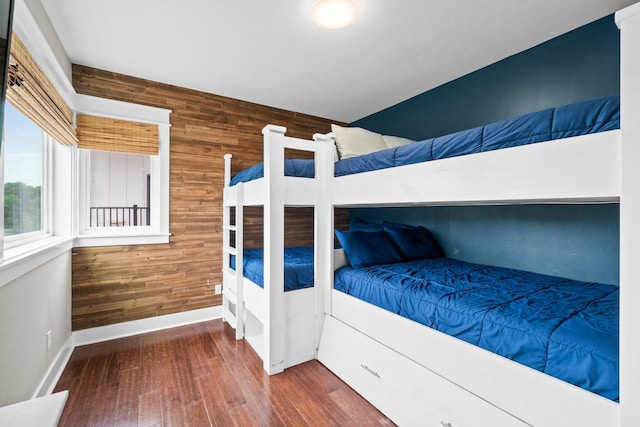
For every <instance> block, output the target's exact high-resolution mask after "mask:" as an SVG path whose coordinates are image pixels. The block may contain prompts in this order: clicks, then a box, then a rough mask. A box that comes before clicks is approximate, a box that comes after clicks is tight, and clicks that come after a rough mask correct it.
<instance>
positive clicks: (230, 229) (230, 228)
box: [222, 225, 238, 231]
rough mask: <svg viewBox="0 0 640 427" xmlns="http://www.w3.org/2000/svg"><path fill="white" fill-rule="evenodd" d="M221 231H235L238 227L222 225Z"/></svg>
mask: <svg viewBox="0 0 640 427" xmlns="http://www.w3.org/2000/svg"><path fill="white" fill-rule="evenodd" d="M222 229H223V230H229V231H236V230H237V229H238V227H237V226H235V225H223V226H222Z"/></svg>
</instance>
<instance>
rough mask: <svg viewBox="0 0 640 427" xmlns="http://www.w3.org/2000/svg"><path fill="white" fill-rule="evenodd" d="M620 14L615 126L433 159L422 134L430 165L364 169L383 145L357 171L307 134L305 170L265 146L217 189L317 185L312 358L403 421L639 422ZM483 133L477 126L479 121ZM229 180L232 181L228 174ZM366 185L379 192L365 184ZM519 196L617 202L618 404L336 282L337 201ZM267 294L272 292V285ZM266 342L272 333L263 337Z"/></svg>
mask: <svg viewBox="0 0 640 427" xmlns="http://www.w3.org/2000/svg"><path fill="white" fill-rule="evenodd" d="M616 23H617V24H618V26H619V28H620V29H621V97H620V128H619V129H614V128H603V129H598V132H596V133H588V134H584V135H583V134H582V133H580V132H579V133H578V134H575V135H567V134H563V133H558V134H557V135H556V136H555V137H554V135H553V131H552V132H551V136H550V137H549V138H540V139H539V140H536V141H531V142H535V143H527V144H525V145H518V146H507V147H499V145H500V144H497V145H498V147H496V148H504V149H496V150H491V151H483V150H482V147H480V148H479V149H472V151H475V153H474V154H471V155H458V154H460V153H453V154H451V155H444V156H440V157H438V156H435V157H434V156H433V148H434V144H435V141H431V146H430V150H431V157H432V159H427V160H432V161H427V162H421V163H412V162H408V163H406V164H400V162H398V161H397V156H396V157H393V156H394V155H396V154H397V153H398V151H400V152H402V151H403V150H395V151H394V152H395V154H393V155H392V157H391V160H388V158H387V160H386V162H387V165H386V166H383V167H378V166H371V165H372V163H371V162H370V160H371V158H372V157H378V156H381V155H382V154H375V153H372V154H371V155H365V156H363V158H361V159H357V160H352V161H351V162H349V163H358V162H362V163H363V164H364V166H363V169H361V170H357V171H356V172H352V171H351V168H350V166H349V167H348V168H346V169H341V168H343V167H344V166H340V165H338V164H337V163H335V162H334V156H335V154H334V153H335V140H334V137H333V135H331V134H328V135H326V136H319V135H315V136H314V141H315V143H316V146H315V147H314V150H315V161H314V163H313V167H312V169H311V170H313V173H310V172H309V170H310V169H309V164H297V165H295V166H291V165H290V166H288V167H286V168H285V162H284V160H282V157H283V156H282V154H283V153H282V151H276V152H275V153H271V152H270V151H271V148H269V147H267V145H265V163H264V165H261V166H257V167H256V169H255V170H254V171H253V172H251V174H253V175H254V176H253V177H249V178H246V179H247V181H246V182H242V183H240V184H238V185H236V187H239V188H238V189H237V190H230V189H228V188H225V192H227V191H229V192H235V191H239V192H240V194H241V193H242V190H240V189H242V188H243V187H246V188H247V189H249V191H248V192H249V193H250V194H252V196H251V197H252V198H254V199H255V200H259V201H260V203H268V201H269V200H271V199H274V200H275V202H276V206H280V205H284V203H285V200H288V201H289V202H290V203H294V204H295V203H299V202H300V201H301V200H302V199H304V198H305V197H308V198H310V197H311V194H314V197H315V200H313V201H312V200H309V199H306V202H307V203H309V204H313V205H314V206H315V210H314V212H315V213H314V215H315V227H316V240H315V249H314V250H315V267H314V268H315V274H314V276H315V286H314V288H312V289H313V292H312V293H311V294H310V296H312V297H313V299H314V301H311V302H307V304H310V305H308V306H307V307H310V306H313V307H315V311H314V315H315V322H314V327H313V337H314V343H315V345H316V346H317V355H316V357H317V359H318V360H319V361H320V362H322V363H323V364H325V365H326V366H327V367H328V368H329V369H331V370H332V371H333V372H334V373H336V374H337V375H338V376H339V377H340V378H342V379H343V380H344V381H345V382H347V383H348V384H349V385H350V386H351V387H353V388H354V389H355V390H356V391H358V392H359V393H361V394H362V395H363V396H364V397H365V398H367V399H368V400H369V401H371V402H372V403H373V404H374V405H375V406H376V407H378V408H379V409H380V410H381V411H382V412H383V413H385V414H386V415H388V416H389V417H390V418H391V419H392V420H394V421H395V422H397V423H398V424H400V425H442V426H460V425H472V426H485V425H486V426H489V425H491V426H493V425H500V426H503V425H513V426H522V425H536V426H537V425H541V426H555V425H558V426H561V425H580V426H616V425H622V426H633V425H636V424H637V420H639V419H640V404H638V402H640V364H637V363H636V361H637V359H638V356H640V343H639V342H638V340H637V339H636V338H634V336H635V335H636V331H635V330H634V329H635V326H636V325H640V310H637V306H638V304H640V301H639V299H640V295H639V294H638V292H637V291H636V290H635V288H634V284H635V283H636V282H638V279H639V277H638V273H637V269H636V268H634V261H635V260H634V255H635V254H636V251H637V248H636V247H635V246H636V244H637V243H636V242H637V241H638V239H640V224H639V223H638V221H637V218H639V217H640V195H638V190H637V188H636V187H637V183H638V182H640V168H638V167H637V165H638V164H639V163H640V144H637V143H636V140H640V121H639V120H637V117H640V78H638V77H636V76H640V50H638V49H637V46H638V44H639V43H640V4H636V5H634V6H631V7H629V8H626V9H624V10H622V11H619V12H618V13H617V14H616ZM552 114H553V113H552ZM266 129H268V128H266ZM283 134H284V131H279V135H283ZM481 134H482V135H483V136H484V135H485V132H484V130H483V131H481ZM307 142H310V141H307ZM296 144H299V145H303V141H296ZM426 144H428V143H426ZM382 151H387V150H382ZM392 151H393V150H392ZM387 154H388V153H385V155H387ZM272 155H273V157H272ZM272 159H276V161H277V162H278V174H277V176H276V180H277V181H278V186H279V187H278V186H273V187H268V186H267V187H265V184H263V183H261V182H264V180H265V177H268V176H271V172H270V169H271V166H270V162H272ZM338 163H340V162H338ZM260 169H262V171H261V170H260ZM285 169H286V171H285ZM347 169H349V172H346V173H343V172H342V171H344V170H347ZM300 171H302V172H300ZM285 173H286V174H289V175H296V174H300V175H302V176H305V177H306V178H303V177H296V176H285ZM310 176H311V177H312V178H311V177H310ZM416 177H420V179H416ZM266 179H267V182H268V179H270V178H266ZM298 180H309V181H307V183H306V184H305V185H306V187H304V189H303V186H301V187H300V189H302V190H301V191H302V192H303V193H304V192H308V193H307V195H306V196H305V195H302V196H301V199H300V200H296V199H295V198H292V196H290V195H288V194H289V193H288V192H289V189H290V188H296V187H295V185H296V184H295V182H298ZM229 181H230V179H229V178H228V177H227V178H226V180H225V182H227V183H228V182H229ZM434 183H437V185H434ZM253 186H255V189H250V188H251V187H253ZM267 188H270V189H267ZM277 188H282V189H285V190H284V191H278V190H276V189H277ZM371 188H375V189H376V191H365V189H371ZM260 194H263V196H260ZM234 197H238V196H236V195H235V193H234V194H232V195H230V198H229V199H227V196H226V195H225V200H232V199H233V198H234ZM240 197H242V196H240ZM260 197H263V198H262V199H260ZM227 203H228V202H227ZM521 203H553V204H557V203H577V204H583V203H619V204H620V286H619V291H620V298H619V301H620V315H619V323H620V327H619V341H620V366H619V372H620V373H619V380H620V381H619V402H616V401H615V400H611V399H609V398H605V397H602V396H600V395H598V394H595V393H592V392H590V391H587V390H585V389H583V388H580V387H577V386H575V385H572V384H569V383H568V382H565V381H563V380H560V379H557V378H554V377H553V376H550V375H547V374H544V373H541V372H539V371H537V370H534V369H531V368H529V367H527V366H525V365H523V364H521V363H518V362H515V361H512V360H509V359H507V358H505V357H503V356H499V355H496V354H494V353H492V352H489V351H487V350H485V349H483V348H480V347H478V346H475V345H473V344H470V343H468V342H466V341H464V340H461V339H458V338H455V337H452V336H449V335H447V334H445V333H442V332H440V331H438V330H435V329H432V328H429V327H426V326H424V325H423V324H421V323H419V322H416V321H413V320H409V319H407V318H405V317H402V316H399V315H398V314H396V313H394V312H392V311H389V310H387V309H383V308H380V307H378V306H376V305H373V304H370V303H368V302H365V301H363V300H361V299H359V298H355V297H353V296H350V295H348V294H346V293H344V292H342V291H340V290H337V289H335V288H334V279H335V276H336V271H337V270H338V269H340V268H341V267H345V266H347V265H348V262H347V259H346V256H345V253H344V251H343V250H341V249H339V250H335V248H334V227H333V220H334V209H335V208H337V207H346V208H349V207H365V206H366V207H373V206H411V205H421V206H429V205H432V206H438V205H448V206H454V205H494V204H521ZM266 212H267V209H266V204H265V224H267V222H268V221H271V220H270V219H269V218H267V217H266V215H267V213H266ZM275 217H277V218H278V220H279V219H280V217H279V216H277V215H276V216H275ZM281 227H282V225H281V223H280V222H277V223H275V224H270V225H269V228H270V232H271V233H272V236H277V235H281V234H282V230H281ZM265 242H267V238H266V237H265ZM268 246H269V247H270V248H271V251H272V252H273V253H276V254H280V253H281V252H282V251H281V250H280V247H275V250H274V249H273V248H274V246H273V244H271V245H267V244H266V243H265V275H269V274H271V273H267V270H266V269H267V268H268V267H266V265H267V264H270V265H280V264H278V263H279V262H280V259H278V260H276V259H275V257H274V258H272V259H271V261H268V259H267V258H266V254H267V247H268ZM225 265H227V264H225ZM278 280H281V278H278ZM265 283H266V282H265ZM225 286H226V285H225ZM265 289H269V288H268V287H267V286H265ZM270 289H271V291H270V292H271V293H272V294H273V293H274V292H273V289H274V287H271V288H270ZM268 298H269V297H267V299H268ZM240 299H242V298H240ZM270 304H272V306H271V307H270V311H271V312H272V313H273V312H274V311H277V312H281V311H282V308H283V303H282V300H281V299H280V300H278V299H277V298H275V299H273V298H272V300H271V302H270ZM273 304H276V305H273ZM322 315H323V316H324V319H323V320H321V319H319V317H320V316H322ZM273 323H275V322H272V324H273ZM281 324H282V323H281ZM310 331H311V327H310V326H307V332H308V333H309V332H310ZM271 339H272V340H273V339H278V336H277V335H276V334H273V333H272V335H271ZM267 342H268V338H265V343H267ZM267 345H270V346H271V347H274V348H279V347H283V346H281V345H279V344H278V345H276V346H274V343H273V342H271V343H269V344H267ZM265 369H267V367H266V364H265Z"/></svg>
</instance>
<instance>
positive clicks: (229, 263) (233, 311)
mask: <svg viewBox="0 0 640 427" xmlns="http://www.w3.org/2000/svg"><path fill="white" fill-rule="evenodd" d="M285 132H286V128H284V127H280V126H273V125H269V126H266V127H265V128H264V129H263V136H264V153H265V162H264V164H263V166H262V167H261V170H260V176H259V177H254V179H252V180H251V181H250V182H242V181H236V180H233V179H232V177H231V158H232V156H231V154H226V155H225V172H224V184H225V186H224V189H223V225H222V229H223V247H222V254H223V259H222V265H223V267H222V273H223V274H222V278H223V320H224V321H226V322H228V323H229V324H230V325H231V326H232V327H233V328H235V330H236V339H243V338H244V339H246V340H247V342H248V343H249V344H250V345H251V346H252V347H253V348H254V349H255V351H256V352H257V353H258V355H260V357H261V358H262V360H263V366H264V370H265V371H266V372H267V373H269V374H275V373H278V372H281V371H282V370H283V369H285V368H287V367H290V366H293V365H296V364H298V363H302V362H305V361H308V360H312V359H314V358H315V354H316V348H317V342H318V340H319V335H320V328H321V326H322V323H321V321H322V317H321V316H316V312H317V310H316V300H317V298H316V297H315V292H317V290H316V289H315V288H314V287H313V286H312V284H313V274H314V266H313V258H314V249H313V248H285V247H284V209H285V206H297V207H302V206H315V202H316V197H315V194H316V193H317V191H318V189H319V188H321V187H322V185H320V184H319V182H320V181H319V180H318V179H315V178H313V177H309V178H305V177H295V176H286V175H285V169H286V168H288V164H289V163H291V162H290V161H289V160H285V159H284V155H285V149H294V150H302V151H310V152H314V151H315V149H316V147H317V146H319V144H317V143H316V142H315V141H307V140H302V139H297V138H292V137H288V136H285ZM314 138H315V139H316V140H317V141H320V140H323V139H325V138H326V136H323V135H316V136H314ZM321 166H322V163H321V162H315V166H314V165H312V166H311V167H312V168H314V167H318V168H320V167H321ZM323 169H324V170H326V169H327V168H326V167H324V168H323ZM312 175H313V174H312ZM315 175H316V176H317V177H319V178H322V177H323V171H318V172H317V173H315ZM323 182H326V179H325V180H323ZM246 206H263V212H264V246H263V248H261V249H245V248H244V245H243V236H244V227H243V218H244V207H246ZM247 257H249V258H250V259H247ZM301 268H302V270H301ZM245 270H247V271H245ZM309 270H311V272H309ZM302 276H304V277H302ZM309 276H311V277H309Z"/></svg>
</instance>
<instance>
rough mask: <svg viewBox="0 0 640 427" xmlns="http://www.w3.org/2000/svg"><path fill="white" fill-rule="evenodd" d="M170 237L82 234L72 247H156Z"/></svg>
mask: <svg viewBox="0 0 640 427" xmlns="http://www.w3.org/2000/svg"><path fill="white" fill-rule="evenodd" d="M170 236H171V233H130V234H120V235H105V234H82V235H80V236H78V237H76V239H75V241H74V244H73V246H74V247H76V248H86V247H92V246H122V245H156V244H163V243H169V237H170Z"/></svg>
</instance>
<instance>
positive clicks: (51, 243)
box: [0, 236, 73, 287]
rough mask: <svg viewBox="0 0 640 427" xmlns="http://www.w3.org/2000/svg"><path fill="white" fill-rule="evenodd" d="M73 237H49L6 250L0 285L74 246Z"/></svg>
mask: <svg viewBox="0 0 640 427" xmlns="http://www.w3.org/2000/svg"><path fill="white" fill-rule="evenodd" d="M72 243H73V238H72V237H69V236H64V237H47V238H45V239H40V240H37V241H35V242H31V243H27V244H24V245H20V246H16V247H13V248H11V249H6V250H5V251H4V259H2V260H1V261H0V287H2V286H4V285H6V284H8V283H10V282H12V281H14V280H15V279H17V278H18V277H20V276H22V275H24V274H26V273H28V272H29V271H31V270H33V269H35V268H38V267H40V266H41V265H43V264H45V263H47V262H49V261H51V260H52V259H54V258H55V257H57V256H58V255H60V254H62V253H64V252H65V251H70V250H71V248H72V247H73V245H72Z"/></svg>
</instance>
